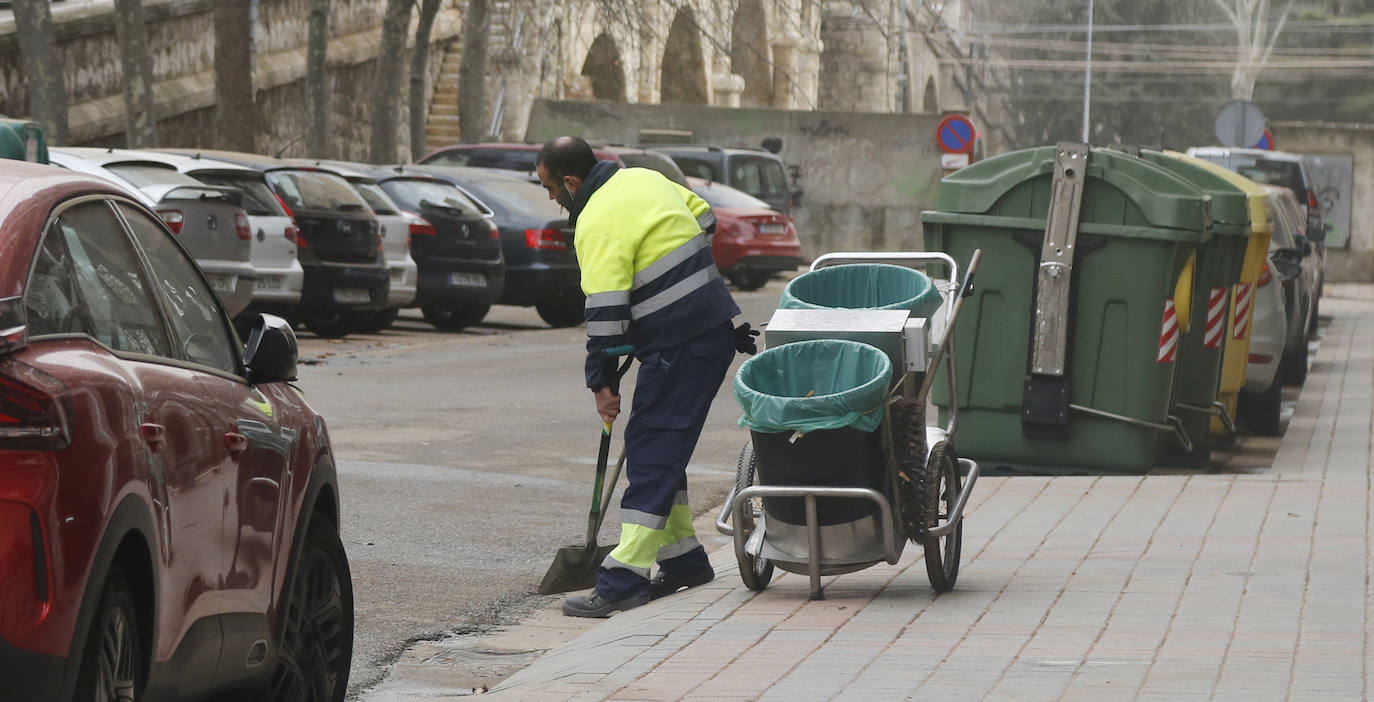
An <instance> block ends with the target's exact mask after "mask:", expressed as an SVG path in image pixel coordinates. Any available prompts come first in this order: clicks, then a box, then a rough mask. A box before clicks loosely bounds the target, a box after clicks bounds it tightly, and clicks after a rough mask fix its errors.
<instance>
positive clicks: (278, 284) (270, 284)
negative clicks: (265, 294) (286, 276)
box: [253, 276, 283, 290]
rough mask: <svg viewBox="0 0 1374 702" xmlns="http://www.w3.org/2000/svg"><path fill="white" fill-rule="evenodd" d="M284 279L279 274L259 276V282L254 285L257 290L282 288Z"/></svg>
mask: <svg viewBox="0 0 1374 702" xmlns="http://www.w3.org/2000/svg"><path fill="white" fill-rule="evenodd" d="M282 284H283V281H282V279H281V278H280V277H278V276H268V277H266V278H258V282H257V283H255V284H254V285H253V288H254V289H255V290H281V289H282Z"/></svg>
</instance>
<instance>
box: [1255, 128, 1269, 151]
mask: <svg viewBox="0 0 1374 702" xmlns="http://www.w3.org/2000/svg"><path fill="white" fill-rule="evenodd" d="M1253 148H1256V149H1264V150H1265V151H1273V150H1274V133H1273V132H1271V131H1269V130H1268V129H1266V130H1264V136H1262V137H1260V140H1259V141H1257V142H1255V145H1254V147H1253Z"/></svg>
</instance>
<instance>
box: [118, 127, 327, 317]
mask: <svg viewBox="0 0 1374 702" xmlns="http://www.w3.org/2000/svg"><path fill="white" fill-rule="evenodd" d="M139 153H140V154H141V156H142V157H144V158H147V159H148V160H150V161H152V160H155V161H158V162H159V163H165V164H166V165H168V166H171V167H173V168H176V169H177V170H178V171H180V172H181V173H184V174H186V175H188V176H191V177H192V178H195V179H196V180H198V181H200V182H202V183H206V184H208V185H219V186H223V187H226V188H234V189H235V190H238V191H239V192H241V193H243V209H244V211H246V212H247V213H248V226H249V228H250V229H251V230H252V232H253V240H252V242H251V244H252V248H251V251H250V254H249V260H250V261H251V262H252V264H253V271H254V272H255V273H257V276H258V279H257V282H256V283H254V285H253V302H252V304H250V305H249V306H248V310H247V314H240V315H239V316H238V317H237V318H236V323H237V324H239V326H240V327H242V326H243V325H244V324H245V323H251V322H252V321H253V320H254V319H256V318H257V315H256V313H257V312H272V313H274V314H278V315H284V316H287V317H291V316H294V315H295V314H296V308H297V307H298V306H299V305H300V302H301V291H302V289H303V288H304V286H305V269H303V268H301V262H300V259H299V257H298V256H297V255H296V249H297V246H298V243H299V241H300V230H299V229H298V228H297V227H296V222H295V220H293V219H292V218H291V216H290V215H288V214H287V213H286V210H285V209H284V208H283V207H282V204H281V201H280V200H279V199H277V196H276V195H275V194H274V193H273V192H272V188H271V186H269V185H268V184H267V179H266V178H265V177H264V176H263V174H262V172H261V171H259V170H257V169H253V168H248V167H245V166H236V165H234V164H231V163H225V162H223V161H214V160H210V159H203V158H192V157H189V156H182V155H178V154H167V153H162V152H157V151H141V152H139Z"/></svg>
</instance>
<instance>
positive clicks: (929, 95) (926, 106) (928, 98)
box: [921, 76, 940, 113]
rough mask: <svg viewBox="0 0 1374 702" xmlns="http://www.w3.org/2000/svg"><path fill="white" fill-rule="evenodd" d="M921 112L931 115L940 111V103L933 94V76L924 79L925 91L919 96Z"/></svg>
mask: <svg viewBox="0 0 1374 702" xmlns="http://www.w3.org/2000/svg"><path fill="white" fill-rule="evenodd" d="M921 111H922V112H931V113H935V112H939V111H940V101H939V98H938V97H937V96H936V94H935V76H929V77H927V78H926V91H925V93H923V94H922V95H921Z"/></svg>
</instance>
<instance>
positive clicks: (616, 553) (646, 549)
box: [606, 522, 668, 577]
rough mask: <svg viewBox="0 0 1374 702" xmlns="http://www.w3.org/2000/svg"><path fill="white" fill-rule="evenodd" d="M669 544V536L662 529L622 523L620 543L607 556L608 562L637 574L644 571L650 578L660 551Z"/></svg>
mask: <svg viewBox="0 0 1374 702" xmlns="http://www.w3.org/2000/svg"><path fill="white" fill-rule="evenodd" d="M667 542H668V540H667V535H666V534H664V532H663V530H662V529H651V528H649V527H646V526H640V525H639V524H630V523H628V522H622V523H621V525H620V543H619V544H617V545H616V547H615V549H613V550H612V551H611V553H610V555H608V556H606V560H607V561H612V560H614V561H615V562H616V563H617V564H619V565H620V566H621V567H624V568H629V569H630V570H633V571H635V572H640V571H642V572H643V574H644V576H645V577H648V574H649V568H651V567H653V565H654V560H655V559H656V558H657V557H658V550H659V549H660V548H662V547H663V546H664V544H666V543H667Z"/></svg>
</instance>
